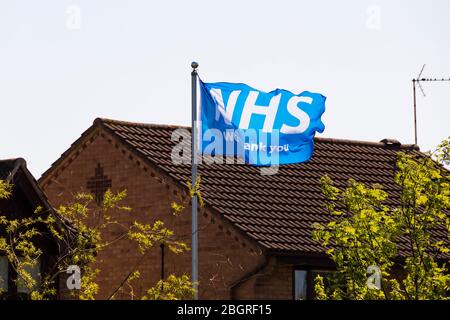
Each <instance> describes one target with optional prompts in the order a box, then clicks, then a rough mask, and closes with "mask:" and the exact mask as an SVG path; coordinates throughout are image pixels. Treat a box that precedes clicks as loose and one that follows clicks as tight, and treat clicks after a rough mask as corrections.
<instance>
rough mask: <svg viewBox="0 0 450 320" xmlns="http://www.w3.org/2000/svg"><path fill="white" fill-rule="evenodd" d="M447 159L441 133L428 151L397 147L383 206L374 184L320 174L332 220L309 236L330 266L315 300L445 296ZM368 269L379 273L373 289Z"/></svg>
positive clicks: (449, 276)
mask: <svg viewBox="0 0 450 320" xmlns="http://www.w3.org/2000/svg"><path fill="white" fill-rule="evenodd" d="M449 164H450V143H449V140H448V139H447V140H444V141H443V142H442V143H441V144H440V145H439V146H438V148H437V149H436V150H435V151H434V152H433V153H428V154H426V155H419V154H417V153H399V155H398V160H397V171H396V175H395V183H396V184H397V185H398V186H399V192H398V196H397V197H398V202H397V203H398V204H396V205H394V206H392V205H387V204H386V201H387V200H388V193H387V192H386V191H384V190H383V188H382V186H381V185H373V186H370V187H368V186H365V185H364V184H362V183H359V182H357V181H355V180H353V179H351V180H349V181H348V185H347V187H345V188H343V189H342V190H341V189H339V188H337V187H336V186H334V184H333V181H331V179H330V178H328V177H326V176H325V177H323V178H322V179H321V187H322V192H323V194H324V195H325V197H326V199H327V201H326V204H325V207H326V209H327V211H328V212H329V214H330V215H331V216H332V219H331V222H329V223H327V224H314V225H313V228H314V231H313V239H315V240H317V241H320V243H321V244H322V246H323V247H324V248H326V250H327V251H326V253H327V255H328V256H329V257H330V258H331V260H333V262H334V263H335V265H336V272H333V273H331V275H329V276H320V275H319V276H317V278H316V279H315V294H316V298H318V299H414V300H419V299H448V298H449V295H448V293H449V291H450V273H449V270H448V266H447V263H448V260H449V256H450V255H449V251H450V247H449V243H450V242H449V236H450V216H449V209H450V173H449V171H447V170H446V169H445V166H448V165H449ZM391 203H393V202H391ZM368 268H369V271H370V272H376V273H378V272H379V275H380V278H381V279H380V287H379V288H374V286H373V285H370V280H371V277H369V278H368V276H367V271H368ZM368 280H369V281H368ZM368 282H369V285H368Z"/></svg>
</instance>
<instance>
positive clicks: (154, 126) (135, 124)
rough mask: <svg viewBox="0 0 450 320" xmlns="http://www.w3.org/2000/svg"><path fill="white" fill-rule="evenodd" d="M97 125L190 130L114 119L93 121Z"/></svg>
mask: <svg viewBox="0 0 450 320" xmlns="http://www.w3.org/2000/svg"><path fill="white" fill-rule="evenodd" d="M97 123H106V124H108V123H112V124H119V125H130V126H139V127H146V128H165V129H179V128H184V129H190V128H191V127H189V126H183V125H177V124H159V123H146V122H133V121H123V120H116V119H109V118H96V119H95V120H94V124H97Z"/></svg>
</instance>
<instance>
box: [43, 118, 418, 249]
mask: <svg viewBox="0 0 450 320" xmlns="http://www.w3.org/2000/svg"><path fill="white" fill-rule="evenodd" d="M95 126H100V127H101V128H103V129H105V130H106V131H108V132H109V133H110V134H111V135H113V136H114V137H116V138H117V139H119V140H120V141H122V142H123V143H124V144H127V145H128V146H129V147H130V148H132V149H134V150H135V151H136V153H137V154H138V155H139V156H141V157H142V159H146V161H148V162H150V163H152V164H154V165H156V166H157V167H158V168H160V169H161V170H162V171H163V172H165V173H166V174H167V175H169V176H171V177H172V178H173V179H174V180H176V181H178V182H180V183H181V184H185V182H186V181H189V180H190V177H191V166H190V164H182V165H176V164H174V163H173V162H172V160H171V151H172V148H173V146H174V145H175V144H176V143H177V142H173V141H171V135H172V132H173V131H174V130H175V129H178V128H182V127H180V126H168V125H152V124H143V123H132V122H124V121H117V120H110V119H100V118H99V119H96V120H95V121H94V126H93V127H95ZM91 128H92V127H91ZM185 129H189V128H186V127H185ZM84 135H86V132H85V133H84V134H83V135H82V137H81V138H80V139H82V138H83V136H84ZM80 139H79V140H80ZM186 143H188V144H190V142H186ZM76 144H77V142H75V143H74V144H73V145H72V148H73V147H74V146H75V145H76ZM70 150H71V149H69V150H68V151H66V153H64V154H63V156H62V158H63V157H64V155H66V154H67V153H68V152H69V151H70ZM399 151H408V152H412V153H417V154H421V153H420V152H419V149H418V147H417V146H415V145H401V144H400V143H399V142H398V141H396V140H390V139H385V140H383V142H364V141H353V140H340V139H329V138H315V151H314V155H313V157H312V158H311V160H310V161H308V162H306V163H299V164H289V165H283V166H280V167H279V171H278V173H276V174H274V175H261V174H260V168H258V167H254V166H250V165H244V164H232V165H225V164H201V165H199V173H200V175H201V179H202V180H201V181H202V182H201V193H202V197H203V199H204V201H205V204H206V205H207V207H209V208H211V209H213V210H215V211H216V212H218V213H220V214H221V215H222V216H223V217H224V218H225V219H227V220H228V221H229V222H231V223H232V224H233V225H234V226H235V227H237V228H238V229H240V230H241V232H243V233H244V234H245V235H247V236H248V237H250V238H251V239H252V240H254V241H256V242H257V243H258V244H259V245H260V246H262V247H263V248H264V249H265V250H266V251H271V252H278V253H289V254H290V253H299V252H301V253H314V254H317V253H322V252H323V248H321V246H320V245H319V243H318V242H316V241H313V240H312V238H311V231H312V224H313V223H314V222H319V223H324V222H328V221H330V220H331V215H330V214H329V213H327V211H326V210H325V209H324V207H323V200H324V198H323V195H322V192H321V189H320V181H319V179H320V178H321V177H322V176H324V175H328V176H329V177H330V178H331V179H333V180H334V181H335V183H336V186H338V187H340V186H341V187H344V186H345V185H346V184H347V181H348V179H349V178H354V179H355V180H357V181H359V182H363V183H365V184H368V185H371V184H375V183H379V184H382V185H383V188H384V190H385V191H387V192H388V193H389V195H390V197H389V200H388V202H387V204H395V203H398V201H399V200H398V196H399V191H400V189H399V187H398V186H397V185H396V184H395V183H394V179H393V178H394V172H395V163H396V160H397V153H398V152H399ZM60 161H61V158H60V159H59V160H57V161H56V162H55V163H54V164H53V165H52V168H50V169H49V170H48V171H47V172H46V173H44V175H43V177H45V176H46V175H48V174H49V172H50V171H52V169H53V168H54V167H56V166H58V164H59V163H60ZM403 249H405V250H406V248H402V245H400V250H403Z"/></svg>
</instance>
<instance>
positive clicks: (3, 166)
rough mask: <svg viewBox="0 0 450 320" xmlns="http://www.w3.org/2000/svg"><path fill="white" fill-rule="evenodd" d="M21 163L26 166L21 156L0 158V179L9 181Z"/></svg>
mask: <svg viewBox="0 0 450 320" xmlns="http://www.w3.org/2000/svg"><path fill="white" fill-rule="evenodd" d="M21 165H25V166H26V162H25V160H24V159H22V158H16V159H5V160H0V179H1V180H8V181H10V180H11V179H12V178H13V176H14V174H15V173H16V172H17V170H18V168H19V166H21Z"/></svg>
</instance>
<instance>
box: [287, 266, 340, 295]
mask: <svg viewBox="0 0 450 320" xmlns="http://www.w3.org/2000/svg"><path fill="white" fill-rule="evenodd" d="M319 274H320V275H321V276H322V277H324V284H325V286H328V285H329V283H328V281H327V280H328V278H329V277H330V276H332V275H333V274H334V271H331V270H327V269H303V270H302V269H297V270H294V299H295V300H307V299H314V296H315V294H314V283H315V279H316V277H317V275H319Z"/></svg>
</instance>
